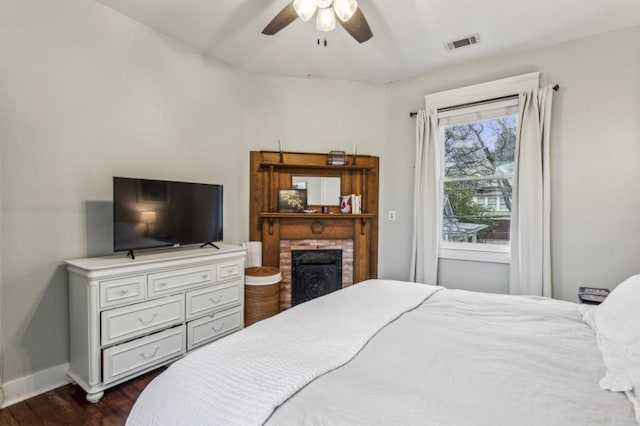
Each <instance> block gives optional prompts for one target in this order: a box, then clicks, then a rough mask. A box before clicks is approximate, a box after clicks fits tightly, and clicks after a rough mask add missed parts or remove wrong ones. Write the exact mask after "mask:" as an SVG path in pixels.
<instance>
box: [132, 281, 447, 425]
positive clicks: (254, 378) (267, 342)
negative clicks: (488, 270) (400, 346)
mask: <svg viewBox="0 0 640 426" xmlns="http://www.w3.org/2000/svg"><path fill="white" fill-rule="evenodd" d="M439 290H441V288H438V287H433V286H425V285H419V284H410V283H401V282H393V281H382V280H370V281H368V282H364V283H361V284H358V285H357V286H351V287H349V288H347V289H344V290H342V291H340V292H336V293H332V294H329V295H327V296H325V297H322V298H318V299H315V300H313V301H310V302H307V303H305V304H302V305H299V306H297V307H296V308H295V309H290V310H288V311H286V312H284V313H282V314H280V315H278V316H277V317H274V318H272V319H271V320H270V321H263V322H260V323H258V324H255V325H254V326H252V327H249V328H247V329H245V330H243V331H242V332H239V333H235V334H233V335H231V336H229V337H226V338H224V339H222V340H221V341H219V342H216V343H215V345H209V346H207V347H204V348H202V349H200V350H198V351H196V352H194V353H192V354H190V355H189V356H187V357H186V358H184V359H182V360H180V361H178V362H177V363H175V364H174V365H172V366H171V367H170V368H169V369H168V370H167V371H166V372H165V373H163V374H162V375H160V376H159V377H157V378H156V379H155V380H154V381H153V382H152V383H151V384H150V385H149V386H148V387H147V388H146V389H145V390H144V392H143V393H142V394H141V395H140V397H139V398H138V400H137V401H136V404H135V405H134V407H133V410H132V412H131V414H130V415H129V418H128V419H127V424H128V425H130V426H134V425H154V426H158V425H199V424H212V425H260V424H263V423H264V422H265V421H266V420H267V418H268V417H269V415H270V414H271V413H272V411H273V410H274V408H276V407H277V406H278V405H280V404H281V403H282V402H284V401H285V400H286V399H287V398H289V397H290V396H291V395H292V394H294V393H295V392H297V391H298V390H299V389H301V388H302V387H303V386H305V385H306V384H308V383H309V382H311V381H312V380H314V379H315V378H317V377H318V376H320V375H322V374H324V373H326V372H328V371H331V370H333V369H335V368H337V367H340V366H341V365H343V364H345V363H346V362H348V361H349V360H351V359H352V358H353V357H354V356H355V355H356V354H357V353H358V352H359V351H360V350H361V349H362V347H363V346H364V345H365V344H366V343H367V342H368V341H369V340H370V339H371V338H372V337H373V336H374V335H375V334H376V333H377V332H378V331H379V330H380V329H381V328H382V327H384V326H385V325H387V324H389V323H390V322H391V321H393V320H395V319H396V318H398V317H399V316H400V315H402V314H403V313H405V312H407V311H408V310H411V309H413V308H415V307H416V306H418V305H419V304H420V303H422V302H423V301H424V300H425V299H426V298H428V297H429V296H431V295H432V294H433V293H435V292H437V291H439Z"/></svg>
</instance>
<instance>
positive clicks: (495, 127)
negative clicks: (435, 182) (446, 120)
mask: <svg viewBox="0 0 640 426" xmlns="http://www.w3.org/2000/svg"><path fill="white" fill-rule="evenodd" d="M516 129H517V116H516V115H509V116H506V117H500V118H493V119H489V120H483V121H475V122H465V123H460V124H453V125H447V126H441V131H442V138H443V142H444V150H443V152H444V159H443V174H444V176H443V183H444V208H443V217H442V228H443V229H442V237H443V239H444V240H446V241H457V242H472V243H481V244H508V243H509V226H510V221H511V194H512V184H513V165H514V156H515V147H516Z"/></svg>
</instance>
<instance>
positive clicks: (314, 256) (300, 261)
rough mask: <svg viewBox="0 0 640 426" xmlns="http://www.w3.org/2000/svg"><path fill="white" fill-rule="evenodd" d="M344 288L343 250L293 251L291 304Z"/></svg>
mask: <svg viewBox="0 0 640 426" xmlns="http://www.w3.org/2000/svg"><path fill="white" fill-rule="evenodd" d="M341 288H342V250H292V251H291V305H297V304H299V303H304V302H306V301H308V300H311V299H314V298H316V297H320V296H323V295H325V294H329V293H331V292H334V291H336V290H339V289H341Z"/></svg>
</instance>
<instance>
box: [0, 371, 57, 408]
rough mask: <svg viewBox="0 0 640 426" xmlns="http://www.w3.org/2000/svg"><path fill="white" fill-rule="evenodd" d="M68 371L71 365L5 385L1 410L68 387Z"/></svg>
mask: <svg viewBox="0 0 640 426" xmlns="http://www.w3.org/2000/svg"><path fill="white" fill-rule="evenodd" d="M67 371H69V363H65V364H61V365H57V366H55V367H51V368H47V369H46V370H42V371H38V372H36V373H33V374H31V375H29V376H25V377H20V378H19V379H15V380H11V381H10V382H6V383H3V384H2V388H3V390H4V402H3V403H2V406H0V408H5V407H8V406H10V405H13V404H15V403H17V402H20V401H24V400H25V399H29V398H31V397H32V396H36V395H39V394H41V393H44V392H47V391H50V390H51V389H55V388H57V387H60V386H63V385H66V384H67V383H69V378H68V377H67Z"/></svg>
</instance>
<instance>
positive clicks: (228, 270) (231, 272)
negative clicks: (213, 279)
mask: <svg viewBox="0 0 640 426" xmlns="http://www.w3.org/2000/svg"><path fill="white" fill-rule="evenodd" d="M225 272H226V273H227V275H232V274H235V273H236V270H235V269H233V268H229V269H227V270H226V271H225Z"/></svg>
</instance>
